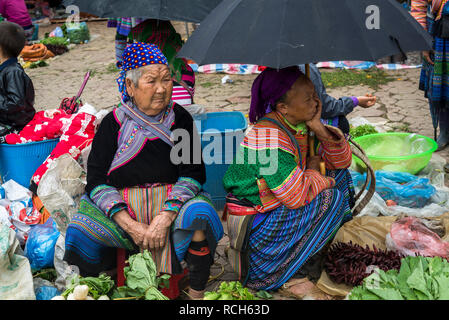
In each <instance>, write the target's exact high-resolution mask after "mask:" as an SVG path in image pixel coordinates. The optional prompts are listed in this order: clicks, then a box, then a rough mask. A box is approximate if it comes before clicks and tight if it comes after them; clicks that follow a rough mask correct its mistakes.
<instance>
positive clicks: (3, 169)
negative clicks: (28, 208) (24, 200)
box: [0, 139, 59, 188]
mask: <svg viewBox="0 0 449 320" xmlns="http://www.w3.org/2000/svg"><path fill="white" fill-rule="evenodd" d="M58 142H59V139H51V140H45V141H39V142H30V143H24V144H6V143H2V144H0V177H1V178H2V181H3V182H6V181H8V180H10V179H13V180H14V181H15V182H17V183H19V184H21V185H22V186H24V187H25V188H28V187H29V186H30V180H31V177H32V176H33V174H34V172H36V170H37V168H39V166H40V165H41V164H42V163H43V162H44V161H45V159H47V157H48V156H49V155H50V153H51V152H52V151H53V149H54V148H55V147H56V145H57V144H58Z"/></svg>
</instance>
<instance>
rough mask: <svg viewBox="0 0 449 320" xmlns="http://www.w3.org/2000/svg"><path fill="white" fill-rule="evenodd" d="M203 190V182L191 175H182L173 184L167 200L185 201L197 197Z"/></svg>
mask: <svg viewBox="0 0 449 320" xmlns="http://www.w3.org/2000/svg"><path fill="white" fill-rule="evenodd" d="M200 190H201V184H200V183H199V182H198V181H196V180H195V179H192V178H189V177H180V178H179V179H178V181H177V182H176V184H175V185H174V186H173V188H172V191H171V192H170V194H169V195H168V197H167V200H166V201H171V200H176V201H179V202H181V203H184V202H186V201H188V200H190V199H192V198H193V197H195V196H196V195H197V194H198V193H199V192H200Z"/></svg>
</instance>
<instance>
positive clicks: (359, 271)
mask: <svg viewBox="0 0 449 320" xmlns="http://www.w3.org/2000/svg"><path fill="white" fill-rule="evenodd" d="M401 258H402V257H401V255H399V254H398V253H396V252H395V251H389V250H380V249H378V248H376V246H374V245H373V249H372V250H371V249H370V248H369V246H368V245H367V246H366V247H365V248H363V247H362V246H360V245H358V244H353V243H352V241H350V242H349V243H344V242H337V243H335V244H333V245H332V246H331V247H330V248H329V251H328V252H327V255H326V258H325V262H324V268H325V270H326V272H327V274H328V276H329V278H330V279H331V280H332V281H334V282H335V283H338V284H340V283H344V284H346V285H349V286H356V285H360V284H361V283H362V281H363V279H364V278H366V276H367V275H369V274H371V273H373V272H374V266H375V267H377V268H379V269H381V270H384V271H387V270H392V269H395V270H399V268H400V266H401ZM368 267H370V268H368Z"/></svg>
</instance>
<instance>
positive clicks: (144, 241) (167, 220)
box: [113, 210, 176, 250]
mask: <svg viewBox="0 0 449 320" xmlns="http://www.w3.org/2000/svg"><path fill="white" fill-rule="evenodd" d="M175 218H176V214H175V213H174V212H171V211H162V212H161V213H160V214H158V215H157V216H156V217H154V218H153V221H152V222H151V224H149V225H148V224H144V223H141V222H137V221H135V220H134V219H132V218H131V217H130V216H129V214H128V212H127V211H126V210H122V211H120V212H117V213H116V214H115V215H114V217H113V219H114V220H115V222H116V223H117V224H118V225H119V226H120V227H122V229H123V230H124V231H125V232H126V233H128V234H129V235H130V237H131V238H132V239H133V241H134V243H135V244H136V245H138V246H139V247H140V248H142V249H144V250H145V249H146V250H150V249H161V248H163V247H164V245H165V241H166V238H167V235H168V232H169V230H170V226H171V224H172V223H173V221H174V219H175Z"/></svg>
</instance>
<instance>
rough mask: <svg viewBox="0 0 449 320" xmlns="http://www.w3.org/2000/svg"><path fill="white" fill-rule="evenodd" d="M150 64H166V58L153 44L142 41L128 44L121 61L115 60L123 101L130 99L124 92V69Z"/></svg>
mask: <svg viewBox="0 0 449 320" xmlns="http://www.w3.org/2000/svg"><path fill="white" fill-rule="evenodd" d="M150 64H165V65H167V66H168V62H167V58H165V56H164V55H163V54H162V52H161V50H159V48H158V47H157V46H156V45H154V44H148V43H143V42H135V43H132V44H129V45H128V46H127V47H126V48H125V51H124V52H123V61H119V62H117V67H118V68H119V69H121V71H120V75H119V77H118V78H117V83H118V88H119V91H120V93H121V95H122V100H123V102H127V101H129V100H130V97H129V96H128V93H127V92H126V81H125V77H126V71H129V70H132V69H137V68H140V67H143V66H146V65H150Z"/></svg>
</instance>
